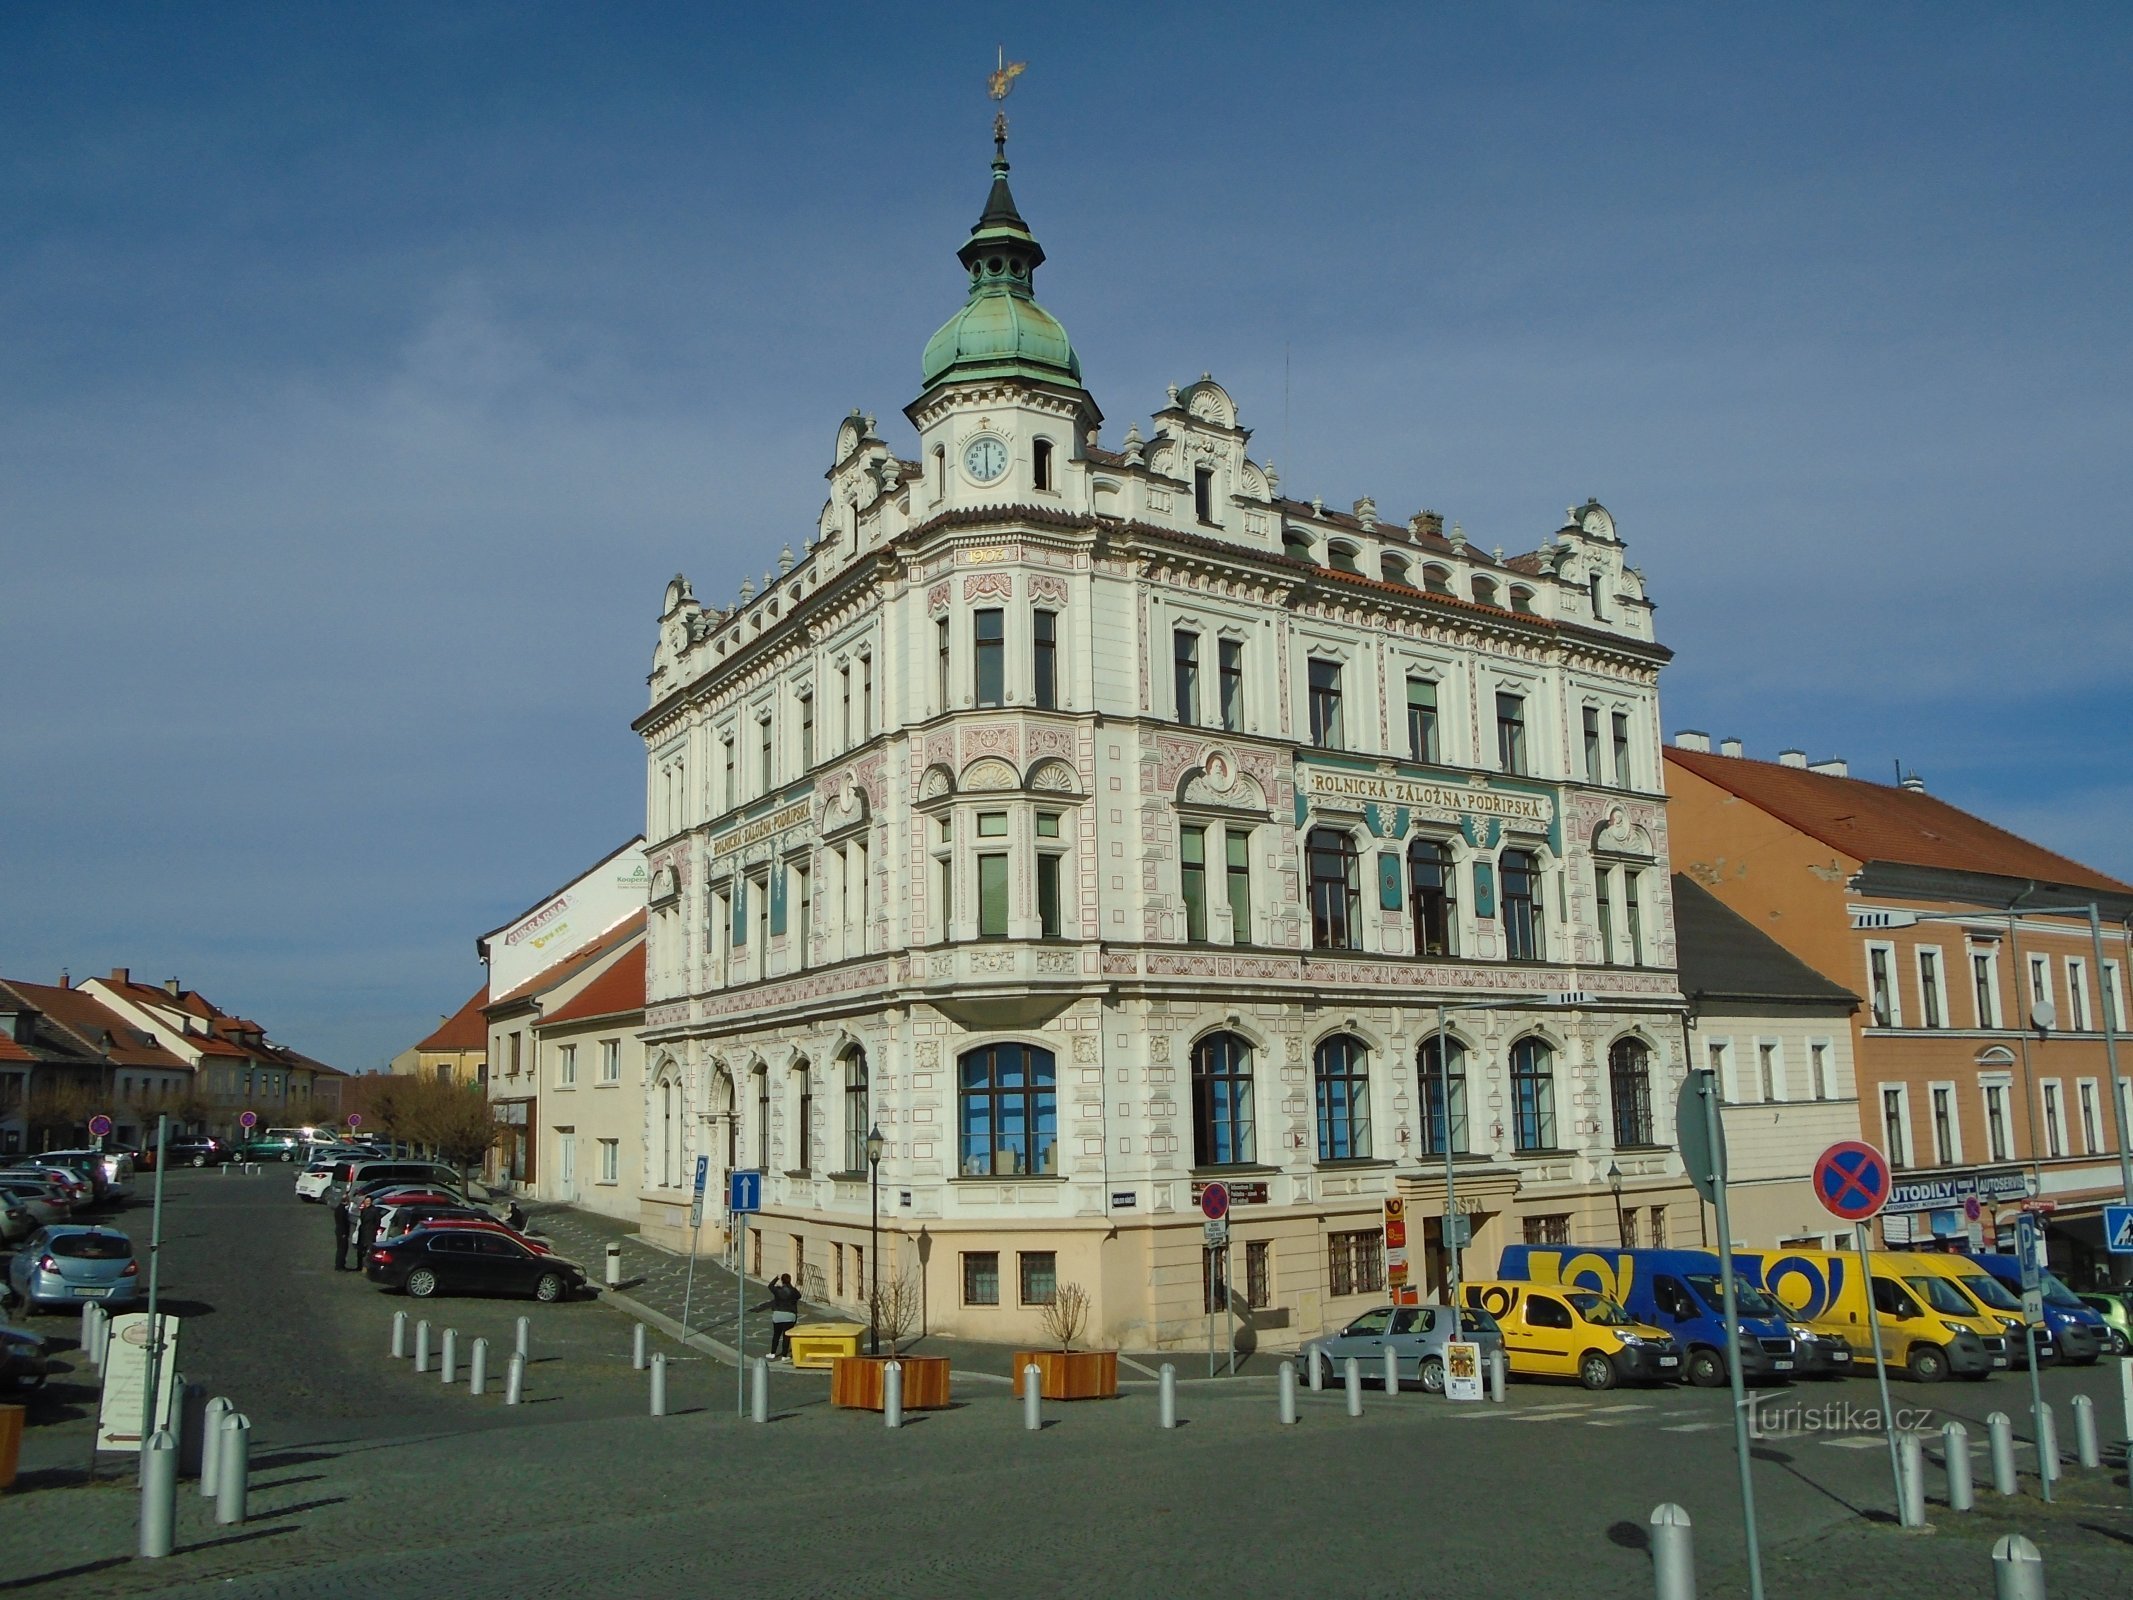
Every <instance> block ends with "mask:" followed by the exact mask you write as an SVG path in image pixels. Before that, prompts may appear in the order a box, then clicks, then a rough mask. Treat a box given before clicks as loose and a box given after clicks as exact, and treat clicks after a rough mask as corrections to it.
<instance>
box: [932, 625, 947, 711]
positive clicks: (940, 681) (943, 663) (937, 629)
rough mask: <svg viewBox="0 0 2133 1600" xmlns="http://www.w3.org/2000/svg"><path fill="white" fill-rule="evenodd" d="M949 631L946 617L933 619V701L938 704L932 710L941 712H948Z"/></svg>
mask: <svg viewBox="0 0 2133 1600" xmlns="http://www.w3.org/2000/svg"><path fill="white" fill-rule="evenodd" d="M949 631H950V630H949V626H948V619H947V618H946V617H935V618H934V619H933V694H934V699H935V700H936V701H937V702H938V704H937V705H936V706H935V708H934V709H935V710H937V711H942V712H945V711H947V710H948V685H949V682H950V679H949V676H948V637H949Z"/></svg>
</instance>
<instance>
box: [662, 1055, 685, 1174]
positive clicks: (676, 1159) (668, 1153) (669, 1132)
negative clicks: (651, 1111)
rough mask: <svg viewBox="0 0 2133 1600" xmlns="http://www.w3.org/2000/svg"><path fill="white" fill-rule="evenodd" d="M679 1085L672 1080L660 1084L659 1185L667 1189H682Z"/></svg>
mask: <svg viewBox="0 0 2133 1600" xmlns="http://www.w3.org/2000/svg"><path fill="white" fill-rule="evenodd" d="M680 1098H681V1095H680V1092H679V1085H677V1084H676V1083H675V1082H674V1080H673V1079H672V1078H662V1079H661V1080H660V1084H659V1183H660V1187H662V1188H666V1189H678V1188H680V1187H681V1107H680V1106H679V1104H677V1102H678V1101H679V1100H680Z"/></svg>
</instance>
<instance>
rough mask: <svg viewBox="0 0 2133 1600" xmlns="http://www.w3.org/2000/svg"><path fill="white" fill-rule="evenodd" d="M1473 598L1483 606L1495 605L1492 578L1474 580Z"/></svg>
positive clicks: (1494, 590)
mask: <svg viewBox="0 0 2133 1600" xmlns="http://www.w3.org/2000/svg"><path fill="white" fill-rule="evenodd" d="M1474 598H1475V599H1476V600H1478V601H1480V602H1481V603H1482V604H1483V605H1485V606H1493V605H1495V604H1496V603H1497V602H1496V582H1495V580H1494V579H1492V578H1476V579H1475V580H1474Z"/></svg>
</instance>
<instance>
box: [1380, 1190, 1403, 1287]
mask: <svg viewBox="0 0 2133 1600" xmlns="http://www.w3.org/2000/svg"><path fill="white" fill-rule="evenodd" d="M1406 1284H1407V1202H1406V1201H1405V1200H1404V1199H1402V1198H1401V1197H1400V1196H1398V1195H1392V1196H1390V1197H1388V1198H1387V1199H1386V1201H1385V1287H1386V1288H1388V1289H1390V1290H1392V1291H1393V1292H1394V1294H1395V1297H1397V1295H1398V1292H1399V1290H1401V1289H1402V1288H1404V1287H1405V1286H1406Z"/></svg>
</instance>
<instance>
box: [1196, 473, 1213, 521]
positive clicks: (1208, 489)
mask: <svg viewBox="0 0 2133 1600" xmlns="http://www.w3.org/2000/svg"><path fill="white" fill-rule="evenodd" d="M1192 514H1193V515H1194V516H1195V517H1197V518H1199V519H1200V521H1202V522H1213V521H1214V520H1215V473H1214V469H1213V468H1212V467H1195V468H1193V473H1192Z"/></svg>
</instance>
